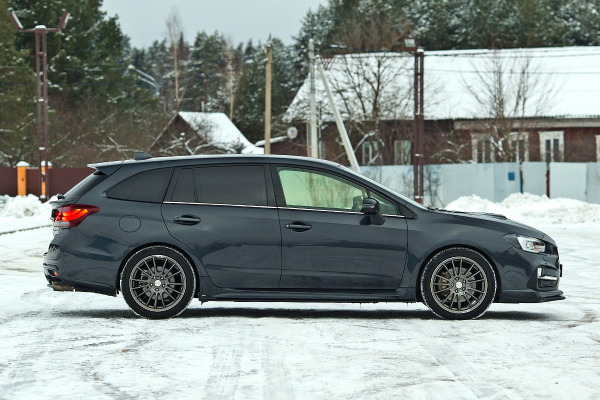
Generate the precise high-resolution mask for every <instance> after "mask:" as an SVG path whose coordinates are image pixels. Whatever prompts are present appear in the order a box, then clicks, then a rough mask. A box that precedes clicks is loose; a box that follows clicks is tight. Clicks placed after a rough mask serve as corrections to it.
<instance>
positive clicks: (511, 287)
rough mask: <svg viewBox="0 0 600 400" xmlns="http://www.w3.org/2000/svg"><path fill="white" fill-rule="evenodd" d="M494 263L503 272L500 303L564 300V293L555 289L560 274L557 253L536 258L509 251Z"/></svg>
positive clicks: (514, 250) (543, 254) (560, 265)
mask: <svg viewBox="0 0 600 400" xmlns="http://www.w3.org/2000/svg"><path fill="white" fill-rule="evenodd" d="M496 261H498V263H499V264H500V268H499V269H500V270H501V271H502V273H501V290H500V291H499V292H500V293H499V296H498V299H497V301H498V302H499V303H542V302H547V301H555V300H564V299H565V297H564V296H563V291H562V290H559V288H558V285H559V283H560V278H561V277H562V272H563V271H562V264H560V260H559V257H558V251H556V252H554V251H553V254H548V253H540V254H536V253H528V252H525V251H521V250H517V249H510V250H507V251H505V252H504V253H503V254H502V255H501V256H500V257H498V259H497V260H496Z"/></svg>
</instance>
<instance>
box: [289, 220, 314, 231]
mask: <svg viewBox="0 0 600 400" xmlns="http://www.w3.org/2000/svg"><path fill="white" fill-rule="evenodd" d="M284 227H286V228H287V229H291V230H293V231H294V232H304V231H307V230H309V229H311V228H312V226H310V225H309V224H305V223H304V222H293V223H291V224H286V225H284Z"/></svg>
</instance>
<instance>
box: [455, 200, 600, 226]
mask: <svg viewBox="0 0 600 400" xmlns="http://www.w3.org/2000/svg"><path fill="white" fill-rule="evenodd" d="M445 208H446V209H448V210H455V211H471V212H488V213H495V214H502V215H505V216H506V217H508V218H510V219H512V220H515V221H519V222H523V223H529V224H530V225H531V224H534V223H537V224H583V223H595V224H600V204H590V203H586V202H583V201H579V200H573V199H564V198H558V199H549V198H548V197H547V196H545V195H544V196H538V195H535V194H529V193H513V194H511V195H510V196H508V197H507V198H506V199H504V200H503V201H502V202H500V203H494V202H492V201H489V200H486V199H482V198H481V197H479V196H476V195H473V196H463V197H460V198H458V199H457V200H455V201H453V202H451V203H450V204H448V205H447V206H446V207H445Z"/></svg>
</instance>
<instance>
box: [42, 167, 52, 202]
mask: <svg viewBox="0 0 600 400" xmlns="http://www.w3.org/2000/svg"><path fill="white" fill-rule="evenodd" d="M50 168H52V163H51V162H48V169H50ZM47 174H48V172H47V171H46V161H42V177H44V179H42V188H41V190H40V199H46V200H47V199H49V198H50V196H48V192H47V188H46V184H47V183H48V177H47V176H46V175H47Z"/></svg>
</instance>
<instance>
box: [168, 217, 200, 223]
mask: <svg viewBox="0 0 600 400" xmlns="http://www.w3.org/2000/svg"><path fill="white" fill-rule="evenodd" d="M173 222H175V223H177V224H182V225H196V224H199V223H200V217H197V216H195V215H182V216H180V217H175V218H173Z"/></svg>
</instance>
